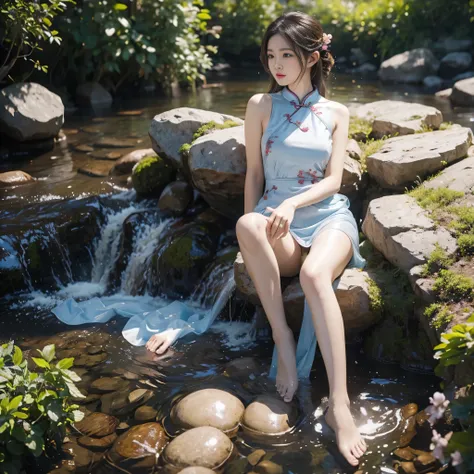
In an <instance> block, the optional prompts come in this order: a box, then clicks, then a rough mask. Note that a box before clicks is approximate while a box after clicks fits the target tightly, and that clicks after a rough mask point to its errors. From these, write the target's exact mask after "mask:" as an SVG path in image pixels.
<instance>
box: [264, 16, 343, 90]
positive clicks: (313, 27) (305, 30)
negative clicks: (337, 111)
mask: <svg viewBox="0 0 474 474" xmlns="http://www.w3.org/2000/svg"><path fill="white" fill-rule="evenodd" d="M276 34H280V35H281V36H283V37H284V38H285V39H286V41H287V42H288V43H289V44H290V45H291V47H292V48H293V49H294V50H295V54H296V57H297V58H298V61H299V63H300V66H301V73H300V75H299V76H298V80H299V79H301V77H302V76H303V74H304V72H305V70H304V69H303V67H304V64H305V62H306V61H307V60H308V58H309V56H310V55H311V53H314V52H315V51H319V55H320V58H319V60H318V61H317V63H316V64H314V65H313V66H312V67H311V72H310V76H311V84H312V85H313V87H314V86H316V87H317V88H318V91H319V93H320V94H321V95H322V96H323V97H326V84H325V79H327V78H328V77H329V73H330V72H331V69H332V67H333V66H334V58H333V56H332V54H331V53H330V52H329V51H327V50H324V49H322V46H323V44H324V43H323V27H322V26H321V23H320V22H319V21H318V20H316V19H315V18H313V17H312V16H310V15H308V14H306V13H302V12H297V11H295V12H287V13H284V14H283V15H281V16H280V17H278V18H277V19H276V20H274V21H273V22H272V23H271V24H270V25H269V26H268V28H267V30H266V31H265V34H264V36H263V40H262V46H261V49H260V61H261V62H262V64H263V67H264V69H265V71H266V72H268V73H269V74H270V77H271V83H270V90H269V91H268V92H270V93H273V92H278V91H280V90H282V89H283V87H282V86H280V85H279V84H278V83H277V81H276V80H275V78H274V77H273V76H272V75H271V73H270V69H269V68H268V55H267V48H268V41H269V39H270V38H271V37H272V36H274V35H276Z"/></svg>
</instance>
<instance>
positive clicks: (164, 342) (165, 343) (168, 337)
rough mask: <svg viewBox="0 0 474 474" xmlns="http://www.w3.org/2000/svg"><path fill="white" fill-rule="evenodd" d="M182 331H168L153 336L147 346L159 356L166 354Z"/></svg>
mask: <svg viewBox="0 0 474 474" xmlns="http://www.w3.org/2000/svg"><path fill="white" fill-rule="evenodd" d="M179 331H181V329H173V328H171V329H166V330H164V331H162V332H160V333H158V334H153V336H151V337H150V339H149V340H148V341H147V343H146V344H145V346H146V348H147V349H148V350H149V351H151V352H156V353H157V354H164V353H165V352H166V351H167V350H168V347H169V346H171V344H173V342H174V341H175V340H176V335H177V334H178V332H179Z"/></svg>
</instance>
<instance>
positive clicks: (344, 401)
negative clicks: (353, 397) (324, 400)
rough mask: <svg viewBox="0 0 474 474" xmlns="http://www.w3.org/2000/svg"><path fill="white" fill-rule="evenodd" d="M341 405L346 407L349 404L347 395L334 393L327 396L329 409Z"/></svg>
mask: <svg viewBox="0 0 474 474" xmlns="http://www.w3.org/2000/svg"><path fill="white" fill-rule="evenodd" d="M343 405H345V406H347V407H350V406H351V401H350V400H349V396H348V395H334V396H331V397H329V408H330V409H335V408H338V407H340V406H343Z"/></svg>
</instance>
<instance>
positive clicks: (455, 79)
mask: <svg viewBox="0 0 474 474" xmlns="http://www.w3.org/2000/svg"><path fill="white" fill-rule="evenodd" d="M470 77H474V71H466V72H462V73H461V74H457V75H456V76H454V77H453V79H452V80H453V82H458V81H462V80H463V79H469V78H470Z"/></svg>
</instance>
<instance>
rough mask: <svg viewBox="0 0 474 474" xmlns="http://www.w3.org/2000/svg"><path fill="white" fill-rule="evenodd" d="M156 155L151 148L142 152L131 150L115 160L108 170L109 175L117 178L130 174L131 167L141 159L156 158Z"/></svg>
mask: <svg viewBox="0 0 474 474" xmlns="http://www.w3.org/2000/svg"><path fill="white" fill-rule="evenodd" d="M156 156H157V155H156V153H155V151H154V150H153V148H146V149H144V150H133V151H131V152H130V153H127V154H126V155H124V156H122V158H120V159H119V160H117V161H116V162H115V164H114V166H113V168H112V169H111V170H110V174H111V175H114V176H117V175H123V174H131V173H132V170H133V167H134V166H135V165H136V164H137V163H138V162H139V161H140V160H142V159H143V158H146V157H156Z"/></svg>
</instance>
